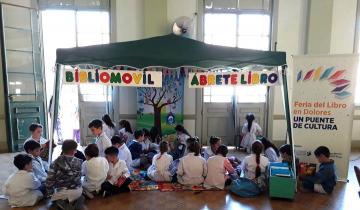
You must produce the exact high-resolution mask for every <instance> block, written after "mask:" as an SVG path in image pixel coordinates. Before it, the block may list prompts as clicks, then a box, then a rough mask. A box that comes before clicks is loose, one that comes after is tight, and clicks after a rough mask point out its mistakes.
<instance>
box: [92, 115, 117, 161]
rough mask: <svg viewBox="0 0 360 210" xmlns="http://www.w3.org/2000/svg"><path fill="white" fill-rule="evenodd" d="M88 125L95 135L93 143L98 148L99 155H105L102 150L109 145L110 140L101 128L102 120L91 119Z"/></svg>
mask: <svg viewBox="0 0 360 210" xmlns="http://www.w3.org/2000/svg"><path fill="white" fill-rule="evenodd" d="M88 127H89V129H90V130H91V133H92V134H93V135H95V136H96V142H95V143H96V145H97V146H98V148H99V156H100V157H105V154H104V151H105V149H106V148H108V147H111V141H110V139H109V137H107V136H106V134H105V133H104V132H103V130H102V121H101V120H99V119H96V120H93V121H91V122H90V123H89V126H88Z"/></svg>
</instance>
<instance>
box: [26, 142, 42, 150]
mask: <svg viewBox="0 0 360 210" xmlns="http://www.w3.org/2000/svg"><path fill="white" fill-rule="evenodd" d="M38 148H41V145H40V144H39V143H38V142H37V141H34V140H30V141H27V142H25V144H24V150H25V152H26V153H29V152H31V151H34V150H35V149H38Z"/></svg>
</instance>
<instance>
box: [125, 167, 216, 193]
mask: <svg viewBox="0 0 360 210" xmlns="http://www.w3.org/2000/svg"><path fill="white" fill-rule="evenodd" d="M146 177H147V176H146V171H140V170H137V169H134V170H132V171H131V175H130V178H131V179H132V180H133V181H132V182H131V184H130V185H129V187H130V189H131V190H132V191H154V190H158V191H161V192H171V191H219V190H220V189H207V188H204V187H203V186H199V185H193V186H185V185H181V184H179V183H170V182H155V181H151V180H146Z"/></svg>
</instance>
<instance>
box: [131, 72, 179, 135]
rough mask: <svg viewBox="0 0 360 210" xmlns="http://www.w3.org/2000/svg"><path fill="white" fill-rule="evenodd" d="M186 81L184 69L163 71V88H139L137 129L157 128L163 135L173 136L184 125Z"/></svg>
mask: <svg viewBox="0 0 360 210" xmlns="http://www.w3.org/2000/svg"><path fill="white" fill-rule="evenodd" d="M184 81H185V74H184V71H183V69H163V74H162V87H161V88H154V87H143V88H138V89H137V127H138V128H147V129H150V128H151V127H153V126H155V127H156V128H158V130H159V131H160V132H161V133H162V135H169V134H173V133H174V132H175V130H174V127H175V126H176V125H177V124H182V123H183V118H184V117H183V107H184V106H183V104H184Z"/></svg>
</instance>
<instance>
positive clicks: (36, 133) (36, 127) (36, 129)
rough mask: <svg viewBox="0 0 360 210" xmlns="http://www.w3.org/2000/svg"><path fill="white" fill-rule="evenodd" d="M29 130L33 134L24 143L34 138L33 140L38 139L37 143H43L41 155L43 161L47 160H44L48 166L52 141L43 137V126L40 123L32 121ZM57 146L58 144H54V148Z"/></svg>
mask: <svg viewBox="0 0 360 210" xmlns="http://www.w3.org/2000/svg"><path fill="white" fill-rule="evenodd" d="M29 131H30V133H31V136H30V137H29V138H28V139H26V141H25V142H24V145H25V143H26V142H27V141H30V140H33V141H36V142H37V143H39V144H40V145H41V153H40V157H41V159H42V160H43V161H46V162H44V164H45V165H46V167H48V164H47V161H48V160H49V146H50V142H49V140H47V139H45V138H44V137H42V133H43V126H42V125H41V124H39V123H32V124H31V125H30V126H29ZM55 146H56V145H55V144H52V147H53V148H54V147H55Z"/></svg>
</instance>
